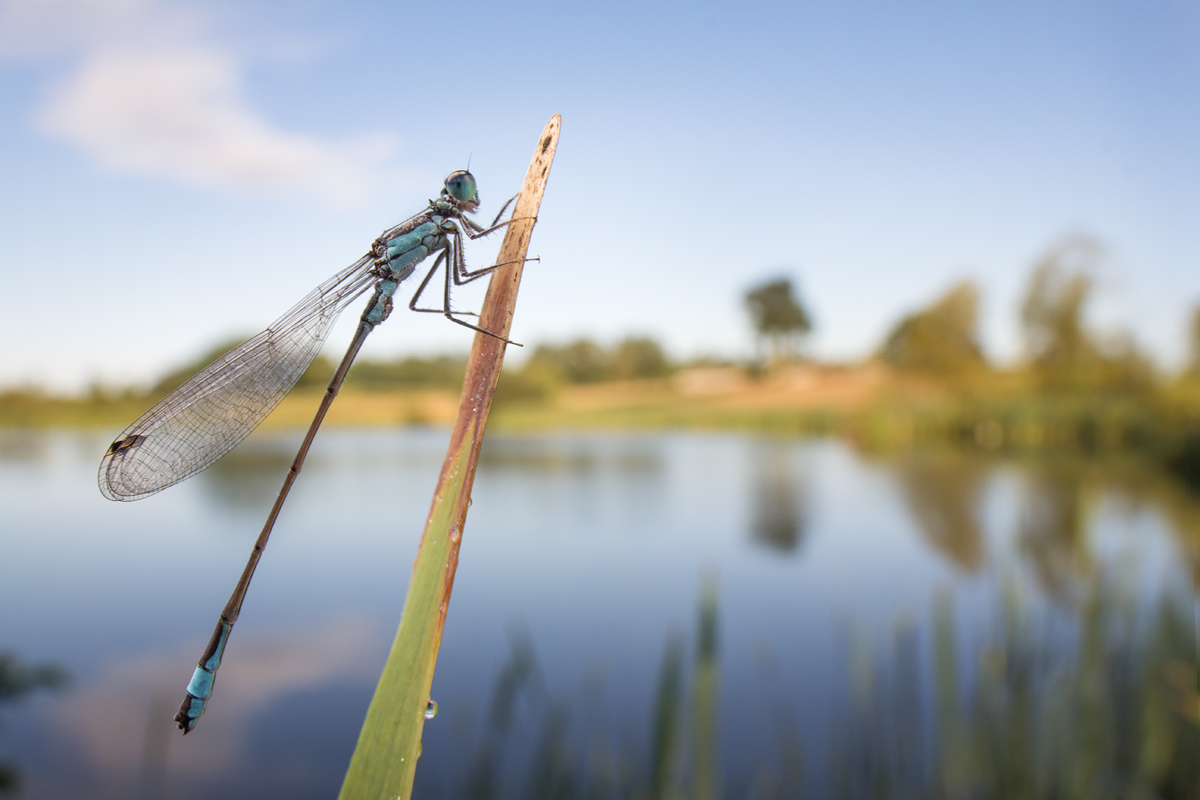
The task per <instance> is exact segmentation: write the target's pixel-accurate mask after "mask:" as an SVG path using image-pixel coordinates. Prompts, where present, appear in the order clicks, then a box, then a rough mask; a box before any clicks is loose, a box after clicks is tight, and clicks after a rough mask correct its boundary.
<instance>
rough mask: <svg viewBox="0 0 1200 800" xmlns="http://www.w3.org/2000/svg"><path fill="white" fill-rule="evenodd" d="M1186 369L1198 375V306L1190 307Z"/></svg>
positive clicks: (1199, 318) (1199, 368) (1199, 347)
mask: <svg viewBox="0 0 1200 800" xmlns="http://www.w3.org/2000/svg"><path fill="white" fill-rule="evenodd" d="M1188 351H1189V353H1188V355H1189V356H1190V357H1191V358H1190V360H1189V362H1188V371H1189V372H1191V373H1192V374H1193V375H1196V376H1198V377H1200V306H1196V307H1195V308H1194V309H1192V326H1191V330H1189V331H1188Z"/></svg>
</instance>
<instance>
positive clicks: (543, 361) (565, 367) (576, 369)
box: [529, 339, 612, 383]
mask: <svg viewBox="0 0 1200 800" xmlns="http://www.w3.org/2000/svg"><path fill="white" fill-rule="evenodd" d="M611 359H612V357H611V355H610V354H609V353H608V352H607V351H606V350H605V349H604V348H603V347H601V346H600V345H598V344H596V343H595V342H593V341H592V340H590V339H576V340H575V341H574V342H571V343H570V344H568V345H565V346H555V345H548V344H543V345H538V347H537V349H535V350H534V351H533V355H531V356H530V357H529V363H530V364H534V365H537V366H538V367H539V368H550V369H553V370H555V371H557V372H558V373H560V374H561V375H562V377H563V380H565V381H566V382H567V383H596V382H598V381H602V380H605V379H606V378H607V377H608V375H609V369H610V367H611Z"/></svg>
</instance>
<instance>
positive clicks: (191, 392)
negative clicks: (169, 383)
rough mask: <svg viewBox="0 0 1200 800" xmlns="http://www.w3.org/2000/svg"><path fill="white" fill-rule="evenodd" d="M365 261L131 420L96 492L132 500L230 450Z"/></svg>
mask: <svg viewBox="0 0 1200 800" xmlns="http://www.w3.org/2000/svg"><path fill="white" fill-rule="evenodd" d="M372 262H373V258H372V257H371V256H370V255H366V256H363V257H362V258H361V259H359V260H358V261H357V262H355V263H354V264H352V265H350V266H349V267H347V268H346V269H344V270H342V271H341V272H339V273H338V274H337V275H334V276H333V277H332V278H330V279H329V280H327V281H325V283H323V284H321V285H320V286H318V287H317V288H316V289H313V290H312V291H311V292H310V293H309V294H308V295H307V296H306V297H305V298H304V299H303V300H301V301H300V302H299V303H297V304H296V305H295V306H293V307H292V309H291V310H290V311H288V312H287V313H286V314H284V315H283V316H282V317H280V318H279V319H278V320H276V321H275V322H274V323H273V324H272V325H271V326H270V327H269V328H267V329H266V330H265V331H263V332H262V333H260V334H258V335H257V336H253V337H251V338H250V339H248V340H246V341H245V342H243V343H242V344H240V345H238V346H237V347H235V348H234V349H233V350H230V351H229V352H228V353H226V354H225V355H223V356H221V357H220V358H218V359H217V360H216V361H214V362H213V363H212V364H210V365H208V366H207V367H205V368H204V369H203V370H201V371H200V372H198V373H197V374H196V375H195V376H193V377H192V379H191V380H189V381H188V382H187V383H185V384H183V385H182V386H180V387H179V388H178V389H176V390H175V391H173V392H171V394H169V395H167V396H166V397H165V398H163V399H162V401H160V402H159V403H158V404H157V405H156V406H154V408H152V409H150V410H149V411H147V412H146V413H145V414H143V415H142V416H141V417H139V418H138V419H137V421H135V422H134V423H133V424H132V425H130V426H129V427H128V428H126V429H125V431H124V432H123V433H122V434H121V435H120V436H118V437H117V438H116V440H115V441H114V442H113V443H112V445H111V446H110V447H109V448H108V452H107V453H105V454H104V458H103V459H101V461H100V475H99V482H100V492H101V493H102V494H103V495H104V496H105V497H107V498H108V499H109V500H138V499H140V498H143V497H146V496H148V495H152V494H154V493H155V492H159V491H162V490H163V489H165V488H167V487H168V486H173V485H174V484H176V483H179V481H181V480H183V479H184V478H190V477H191V476H192V475H195V474H196V473H197V472H199V471H200V470H202V469H204V468H205V467H207V466H208V465H210V464H212V463H213V462H214V461H216V460H217V459H218V458H220V457H221V456H223V455H225V454H226V453H228V452H229V451H230V450H232V449H233V448H234V447H235V446H236V445H237V444H238V442H240V441H242V439H245V438H246V436H247V435H249V433H250V432H251V431H252V430H254V429H255V428H256V427H258V424H259V423H260V422H262V421H263V420H264V419H265V418H266V416H267V415H268V414H270V413H271V411H273V410H274V409H275V407H276V406H277V405H279V402H280V401H281V400H283V398H284V395H286V394H287V393H288V391H289V390H290V389H291V388H292V387H293V386H295V385H296V381H298V380H300V376H301V375H303V374H304V370H306V369H307V368H308V365H309V364H311V363H312V361H313V359H314V358H316V357H317V353H319V352H320V350H321V345H323V344H324V343H325V339H326V337H327V336H328V335H329V331H330V330H331V329H332V328H333V323H334V322H335V321H336V320H337V317H338V315H339V314H340V313H341V312H342V309H344V308H345V307H346V306H347V305H348V304H349V303H351V302H352V301H353V300H354V299H355V298H357V297H359V296H360V295H362V294H363V293H364V292H366V291H367V290H368V289H370V288H371V286H372V285H373V283H374V281H375V278H374V276H372V275H371V266H372Z"/></svg>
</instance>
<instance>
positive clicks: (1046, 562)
mask: <svg viewBox="0 0 1200 800" xmlns="http://www.w3.org/2000/svg"><path fill="white" fill-rule="evenodd" d="M1087 510H1088V497H1087V495H1086V493H1085V490H1084V484H1083V471H1082V466H1081V465H1079V464H1055V465H1045V466H1039V467H1035V468H1034V469H1031V470H1030V471H1029V473H1028V475H1027V477H1026V480H1025V496H1024V498H1022V510H1021V523H1020V534H1019V537H1018V546H1019V548H1020V551H1021V554H1022V555H1023V556H1024V557H1025V558H1026V559H1028V561H1029V563H1030V564H1031V565H1032V566H1033V568H1034V573H1035V574H1036V575H1037V578H1038V581H1039V582H1040V583H1041V586H1042V589H1043V590H1044V591H1045V592H1046V593H1047V594H1049V595H1050V596H1052V597H1054V598H1056V599H1058V600H1061V601H1064V602H1068V603H1070V604H1072V605H1074V606H1076V607H1080V606H1081V605H1082V604H1083V602H1084V599H1085V598H1086V596H1087V593H1088V589H1089V585H1090V583H1091V579H1092V577H1093V573H1094V571H1095V565H1094V563H1093V559H1092V555H1091V551H1090V550H1089V548H1088V546H1087V544H1088V542H1087V535H1086V530H1085V527H1084V522H1085V516H1086V514H1087Z"/></svg>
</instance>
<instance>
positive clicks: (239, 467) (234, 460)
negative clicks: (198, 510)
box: [196, 437, 298, 513]
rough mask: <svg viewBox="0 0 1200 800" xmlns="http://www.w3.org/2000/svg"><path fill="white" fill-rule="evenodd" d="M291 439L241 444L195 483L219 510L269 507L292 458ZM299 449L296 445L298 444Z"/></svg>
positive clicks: (263, 508) (201, 474) (198, 477)
mask: <svg viewBox="0 0 1200 800" xmlns="http://www.w3.org/2000/svg"><path fill="white" fill-rule="evenodd" d="M290 440H291V437H287V438H286V439H284V438H280V439H274V438H264V439H259V440H252V441H249V442H243V443H242V444H241V445H239V446H238V447H236V448H234V449H233V450H232V451H231V452H230V453H229V454H227V455H226V456H225V457H224V458H222V459H220V460H219V461H217V462H216V463H215V464H213V465H212V466H211V467H209V468H208V469H206V470H205V471H204V472H202V473H200V474H199V475H198V476H197V477H196V480H197V481H198V482H199V484H200V486H201V487H202V489H203V491H204V493H205V495H206V496H207V497H208V498H209V500H210V501H211V502H213V503H214V504H216V505H217V506H218V507H222V508H229V509H235V510H239V511H250V510H258V509H262V510H263V512H264V513H265V510H266V509H267V508H268V507H270V504H271V502H272V501H273V500H274V499H275V496H276V495H277V494H279V487H280V486H281V485H282V484H283V478H284V475H285V474H286V473H287V470H288V466H289V465H290V464H291V463H292V459H293V458H295V455H296V452H295V447H292V448H290V450H289V447H288V445H289V444H290ZM297 446H298V444H297Z"/></svg>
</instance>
